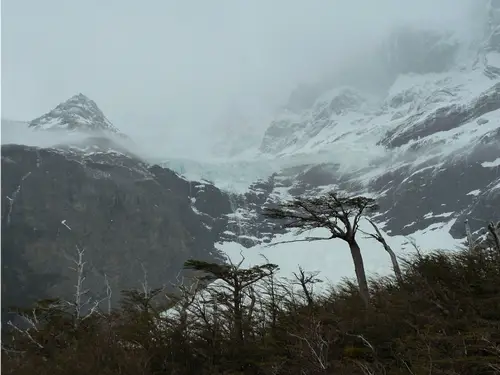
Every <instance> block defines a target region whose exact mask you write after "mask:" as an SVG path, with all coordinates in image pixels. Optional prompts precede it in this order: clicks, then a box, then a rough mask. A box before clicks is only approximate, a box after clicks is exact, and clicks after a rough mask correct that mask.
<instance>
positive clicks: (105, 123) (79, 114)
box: [29, 93, 124, 136]
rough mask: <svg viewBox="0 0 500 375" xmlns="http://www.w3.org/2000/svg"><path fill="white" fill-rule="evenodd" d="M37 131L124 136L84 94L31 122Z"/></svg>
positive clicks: (73, 97) (72, 98)
mask: <svg viewBox="0 0 500 375" xmlns="http://www.w3.org/2000/svg"><path fill="white" fill-rule="evenodd" d="M29 126H30V127H31V128H33V129H36V130H51V131H61V130H63V131H78V132H84V133H100V134H104V135H105V134H115V135H121V136H124V135H123V134H122V133H120V131H119V130H118V129H117V128H116V127H115V126H114V125H113V124H112V123H111V122H110V121H109V120H108V119H107V118H106V116H104V113H103V112H102V111H101V110H100V109H99V107H98V106H97V104H96V103H95V102H94V101H93V100H90V99H89V98H88V97H86V96H85V95H83V94H81V93H80V94H77V95H74V96H72V97H71V98H69V99H68V100H66V101H65V102H63V103H61V104H59V105H58V106H57V107H55V108H54V109H52V110H51V111H50V112H48V113H46V114H44V115H43V116H40V117H38V118H36V119H34V120H32V121H30V122H29Z"/></svg>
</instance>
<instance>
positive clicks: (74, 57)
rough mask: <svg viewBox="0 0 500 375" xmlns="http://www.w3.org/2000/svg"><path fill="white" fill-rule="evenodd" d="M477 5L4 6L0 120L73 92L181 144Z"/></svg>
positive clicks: (310, 1) (94, 0) (29, 113)
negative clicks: (235, 110)
mask: <svg viewBox="0 0 500 375" xmlns="http://www.w3.org/2000/svg"><path fill="white" fill-rule="evenodd" d="M474 1H475V2H476V3H477V1H481V0H419V1H414V0H329V1H328V0H322V1H320V0H197V1H195V0H176V1H174V0H145V1H138V0H85V1H77V0H44V1H42V0H2V117H5V118H10V119H20V120H31V119H33V118H35V117H38V116H39V115H41V114H43V113H45V112H47V111H48V110H50V109H51V108H53V107H54V106H55V105H57V104H58V103H60V102H61V101H64V100H65V99H67V98H69V97H70V96H72V95H74V94H76V93H79V92H82V93H84V94H86V95H87V96H89V97H90V98H91V99H93V100H95V101H96V102H97V104H98V105H99V106H100V108H101V109H102V110H103V111H104V113H105V114H106V115H107V116H108V118H109V119H110V120H111V121H112V122H113V123H114V124H115V125H116V126H117V127H119V128H120V129H122V130H123V131H124V132H127V133H129V134H131V135H132V136H134V134H135V133H138V132H139V129H140V131H141V132H143V133H147V134H149V135H150V136H151V137H155V138H157V139H158V138H159V137H160V138H161V137H169V138H171V139H176V140H180V141H182V140H185V139H186V138H188V137H191V136H193V135H194V134H196V132H197V131H198V130H200V129H206V128H207V126H209V125H210V124H211V123H212V122H213V121H214V119H216V118H218V116H220V115H221V113H223V112H224V111H225V110H226V109H227V108H228V107H230V106H232V105H236V104H235V103H238V106H239V107H241V108H243V110H244V108H245V103H250V105H249V106H248V108H251V109H249V110H252V111H255V108H256V107H259V106H261V107H263V108H264V109H269V108H273V107H275V106H277V105H279V104H281V103H282V102H283V101H284V100H286V97H287V95H288V94H289V92H290V90H291V89H292V88H293V87H294V86H295V85H296V84H297V83H299V82H301V81H308V80H312V79H315V78H317V77H318V76H321V75H322V74H323V73H325V72H327V71H329V70H334V69H335V68H336V67H337V66H341V65H342V64H346V63H347V64H348V63H349V61H350V60H349V59H353V58H355V56H356V55H359V53H360V52H361V51H363V50H365V49H366V48H368V47H370V46H373V45H374V44H376V43H378V42H380V40H381V38H383V36H384V35H386V33H387V31H388V30H389V28H390V27H392V26H394V25H396V24H399V25H401V24H415V25H419V24H420V25H422V24H425V25H444V24H446V25H455V26H456V25H457V24H459V23H460V22H463V20H464V19H465V18H466V14H467V13H468V12H470V4H472V3H473V2H474Z"/></svg>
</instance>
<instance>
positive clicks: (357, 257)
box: [348, 239, 370, 307]
mask: <svg viewBox="0 0 500 375" xmlns="http://www.w3.org/2000/svg"><path fill="white" fill-rule="evenodd" d="M348 243H349V248H350V249H351V255H352V260H353V262H354V270H355V272H356V278H357V279H358V286H359V294H360V296H361V299H362V300H363V302H364V303H365V306H367V307H368V304H369V300H370V292H369V289H368V281H367V280H366V273H365V266H364V264H363V257H362V255H361V249H360V248H359V245H358V243H357V242H356V240H354V239H353V240H351V241H349V242H348Z"/></svg>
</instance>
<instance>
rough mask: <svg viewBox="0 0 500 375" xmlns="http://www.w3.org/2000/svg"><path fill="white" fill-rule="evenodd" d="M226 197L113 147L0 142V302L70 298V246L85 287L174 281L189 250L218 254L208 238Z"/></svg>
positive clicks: (221, 217)
mask: <svg viewBox="0 0 500 375" xmlns="http://www.w3.org/2000/svg"><path fill="white" fill-rule="evenodd" d="M229 212H230V203H229V198H228V196H227V195H225V194H223V193H221V192H220V191H219V190H218V189H217V188H215V187H214V186H211V185H210V184H208V183H199V182H189V181H186V180H184V179H182V178H180V177H179V176H178V175H177V174H175V173H174V172H172V171H170V170H168V169H164V168H161V167H158V166H153V167H150V166H148V165H147V164H145V163H143V162H142V161H140V160H139V159H135V158H132V157H130V156H127V155H124V154H120V153H111V152H101V153H82V152H79V151H74V150H73V151H72V150H68V149H66V150H56V149H39V148H35V147H28V146H20V145H6V146H2V267H3V280H2V288H3V291H4V295H3V296H4V300H3V301H2V303H3V306H8V305H11V304H16V305H26V304H28V303H31V302H33V301H34V300H36V299H40V298H45V297H54V296H62V297H65V298H71V296H72V294H73V293H74V285H75V278H76V274H75V272H74V271H72V270H70V269H69V267H71V266H72V261H71V259H72V258H74V257H75V256H76V247H77V246H78V247H79V248H81V249H85V255H84V258H85V259H84V260H85V261H86V262H87V263H86V268H85V273H86V280H85V287H86V288H88V289H90V291H91V292H92V293H93V294H94V295H96V294H97V295H98V294H100V293H102V292H103V291H104V286H105V284H104V277H105V275H106V277H107V278H108V280H109V282H110V284H111V287H112V289H113V303H116V302H117V301H118V299H119V298H120V292H121V290H123V289H129V288H138V287H139V288H140V285H141V281H142V280H143V278H144V270H146V271H147V278H148V284H149V285H150V286H151V287H153V288H154V287H161V286H164V285H169V282H171V281H175V277H176V275H177V274H178V273H179V271H180V270H181V269H182V265H183V262H184V261H185V260H186V259H188V258H197V259H205V260H210V261H217V262H218V261H222V259H223V257H222V255H221V254H219V253H218V251H217V250H216V249H215V247H214V244H215V242H216V241H217V239H218V238H219V237H220V235H221V233H222V232H223V231H224V230H225V227H226V223H227V217H226V214H228V213H229Z"/></svg>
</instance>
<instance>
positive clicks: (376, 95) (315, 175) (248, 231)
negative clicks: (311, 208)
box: [167, 1, 500, 281]
mask: <svg viewBox="0 0 500 375" xmlns="http://www.w3.org/2000/svg"><path fill="white" fill-rule="evenodd" d="M489 6H490V7H489V8H488V11H487V12H486V14H485V24H484V27H483V31H484V33H483V35H482V36H481V37H478V38H476V39H474V38H470V39H468V40H461V39H460V38H458V37H457V36H456V35H452V34H449V33H446V32H437V31H435V30H426V29H422V30H416V29H398V30H395V31H394V34H393V35H391V37H390V38H389V40H388V41H384V42H383V43H382V44H381V49H380V50H379V53H378V54H377V55H376V56H374V58H373V60H370V66H369V69H371V73H370V75H372V76H373V75H375V76H376V77H375V78H376V80H377V82H376V85H379V87H380V86H383V85H387V87H386V89H385V90H383V93H382V94H381V93H380V91H379V92H374V90H370V89H368V88H371V87H373V85H372V84H370V83H368V84H366V82H360V81H359V80H356V79H354V78H352V77H357V72H360V74H361V73H362V72H361V71H362V70H363V69H361V70H359V71H356V70H353V71H351V72H344V73H345V74H342V75H341V76H340V77H334V78H332V79H331V80H330V81H329V82H326V83H325V82H320V83H318V84H312V85H302V86H301V87H299V88H298V89H297V90H296V91H295V92H294V93H293V94H292V96H291V98H290V102H289V105H288V106H287V108H286V109H285V110H284V111H283V113H282V114H280V115H279V116H277V117H276V118H275V119H274V120H273V121H272V122H271V123H270V125H269V126H268V128H267V130H266V131H265V134H264V135H263V137H262V141H261V142H260V144H259V145H258V147H256V150H255V152H254V154H253V156H252V157H248V154H247V156H245V157H243V156H242V157H241V158H240V159H238V158H232V159H231V160H229V161H228V160H225V161H223V162H220V163H219V164H217V163H207V162H193V161H190V162H186V161H182V160H177V161H176V160H170V161H169V162H168V163H167V164H168V165H169V167H171V168H174V169H175V170H177V171H179V172H180V173H185V174H186V176H192V177H195V176H204V177H206V178H209V179H210V180H211V181H213V182H214V184H215V185H217V186H224V187H225V188H226V189H229V190H232V191H233V194H232V196H231V197H232V199H231V203H232V208H233V211H234V214H232V215H230V221H229V226H228V230H227V231H226V232H225V233H224V237H223V238H222V240H223V242H222V244H220V245H219V247H220V248H221V249H222V250H224V251H226V252H228V253H230V254H231V256H232V257H236V258H239V257H240V252H241V254H243V255H244V256H245V257H246V261H247V263H256V262H260V261H262V258H261V257H260V256H259V254H260V253H262V254H264V255H266V256H267V257H268V259H269V260H270V261H272V262H275V263H277V264H280V265H281V266H282V268H285V269H286V270H287V271H290V268H292V269H293V268H295V267H296V265H297V264H301V265H302V266H304V267H305V268H309V269H311V270H320V271H322V272H323V273H326V276H328V277H330V278H331V279H333V280H334V281H335V280H338V279H339V277H341V276H352V275H353V273H352V272H351V271H350V267H347V268H346V267H345V265H346V264H349V265H350V263H351V260H350V255H349V253H348V251H347V250H346V249H344V251H342V249H340V251H335V250H334V249H332V247H333V248H334V247H335V246H339V245H340V246H342V244H337V243H336V242H334V243H333V244H332V243H325V242H320V243H306V245H305V246H304V244H300V243H296V244H284V245H278V246H273V247H272V248H269V247H267V244H269V243H276V241H282V240H290V239H292V238H293V235H292V234H291V233H285V232H284V231H282V230H281V228H277V227H276V226H275V225H273V223H271V222H268V221H266V220H264V219H263V218H262V215H261V213H262V209H263V207H265V206H266V205H268V204H272V203H276V202H279V201H282V200H284V199H288V198H290V197H292V196H296V195H313V194H321V193H322V192H325V191H328V190H336V191H344V192H347V193H348V194H362V195H369V196H372V197H374V198H376V199H377V201H378V203H379V205H380V211H379V212H378V213H377V214H376V215H375V216H374V219H375V221H376V222H378V224H379V226H380V227H381V228H382V229H383V230H384V232H385V233H386V235H387V236H388V238H389V241H391V242H392V243H393V244H394V247H395V248H396V249H398V250H399V251H400V252H405V251H407V250H411V248H412V246H413V245H412V243H411V241H409V240H408V239H407V237H408V236H410V237H413V238H414V239H415V240H416V242H417V245H419V246H421V247H422V248H423V249H424V250H425V249H427V250H428V249H433V248H447V249H453V248H454V247H455V246H458V245H460V244H461V243H462V242H463V240H464V239H465V236H466V234H465V225H464V221H465V220H466V219H468V220H469V222H470V226H471V228H472V231H473V232H474V234H475V235H478V234H479V231H480V229H481V228H483V227H484V226H485V223H486V222H488V221H496V220H499V219H500V111H499V110H500V75H499V73H500V53H499V52H500V36H499V35H500V16H499V15H500V3H498V2H496V1H491V2H489ZM356 68H359V67H356ZM361 68H363V66H361ZM377 72H378V74H375V73H377ZM347 73H349V74H347ZM362 76H363V81H364V80H365V79H367V77H366V76H365V75H362ZM346 77H350V78H346ZM238 177H239V179H238ZM230 182H232V184H233V185H232V186H231V183H230ZM245 183H246V186H247V187H246V188H245V186H244V185H245ZM367 229H370V228H367ZM307 235H308V236H311V235H314V234H311V233H308V234H307ZM339 242H341V241H339ZM363 245H364V246H362V247H363V248H364V250H363V255H364V256H365V258H366V263H367V269H368V271H369V272H370V271H371V272H382V271H384V270H385V271H387V270H388V269H389V260H388V259H385V258H384V255H383V253H381V252H379V251H377V250H376V248H375V250H374V249H373V248H374V247H376V246H377V245H376V244H373V243H371V242H369V241H368V242H366V243H365V244H363ZM243 248H245V249H243ZM346 262H347V263H346Z"/></svg>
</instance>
